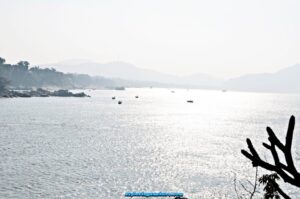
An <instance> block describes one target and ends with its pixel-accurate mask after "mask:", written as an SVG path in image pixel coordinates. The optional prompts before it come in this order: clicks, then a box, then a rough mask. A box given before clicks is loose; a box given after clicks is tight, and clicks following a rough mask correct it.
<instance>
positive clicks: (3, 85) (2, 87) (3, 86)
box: [0, 77, 8, 93]
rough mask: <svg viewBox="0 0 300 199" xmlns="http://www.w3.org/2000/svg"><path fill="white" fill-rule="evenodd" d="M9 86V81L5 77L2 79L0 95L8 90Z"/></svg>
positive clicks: (0, 81) (0, 80) (0, 78)
mask: <svg viewBox="0 0 300 199" xmlns="http://www.w3.org/2000/svg"><path fill="white" fill-rule="evenodd" d="M7 85H8V81H7V80H6V79H4V78H3V77H0V93H2V92H4V91H5V90H6V87H7Z"/></svg>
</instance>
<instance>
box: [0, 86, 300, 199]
mask: <svg viewBox="0 0 300 199" xmlns="http://www.w3.org/2000/svg"><path fill="white" fill-rule="evenodd" d="M174 91H175V92H171V90H170V89H150V88H144V89H127V90H125V91H114V90H95V91H86V92H87V94H89V95H91V96H92V97H91V98H59V97H57V98H55V97H50V98H28V99H27V98H26V99H25V98H14V99H0V198H107V199H120V198H124V197H123V195H124V192H126V191H170V192H184V193H185V196H187V197H188V198H189V199H200V198H204V199H205V198H234V196H235V191H234V185H233V179H234V176H236V178H237V180H238V182H239V181H241V182H242V183H244V184H245V186H248V185H247V183H246V180H247V179H248V180H250V181H253V180H254V176H255V169H253V168H252V165H251V163H250V162H249V161H248V160H247V159H246V158H245V157H243V156H242V155H241V153H240V150H241V149H242V148H244V149H247V146H246V142H245V139H246V138H247V137H249V138H251V139H252V140H253V143H254V145H255V146H256V148H257V150H258V151H259V153H260V154H261V156H262V157H265V158H267V159H268V160H270V161H271V160H272V159H271V157H270V156H269V155H268V154H269V153H268V152H267V151H266V150H265V149H264V148H263V147H262V146H261V142H262V141H265V142H267V133H266V131H265V128H266V126H268V125H269V126H271V127H273V129H274V131H275V132H276V134H277V135H278V136H279V138H280V139H282V140H284V137H285V133H286V129H287V124H288V120H289V117H290V116H291V115H292V114H293V115H295V116H296V133H295V135H294V136H295V138H294V144H293V153H294V157H295V159H296V164H297V165H298V168H300V167H299V165H300V156H299V155H300V154H299V153H300V145H299V143H300V127H299V126H300V125H297V122H298V121H299V122H300V95H296V94H266V93H242V92H221V91H205V90H185V89H176V90H174ZM136 95H138V96H139V98H135V96H136ZM112 96H116V100H112V99H111V97H112ZM118 100H122V102H123V103H122V104H121V105H118V103H117V101H118ZM187 100H194V103H187V102H186V101H187ZM297 119H299V120H297ZM297 152H298V153H297ZM263 173H267V172H266V171H264V170H261V169H260V170H259V174H263ZM282 186H283V187H284V188H285V190H287V192H289V193H290V194H291V195H292V196H297V195H298V196H299V195H300V192H299V191H298V192H297V190H294V189H292V188H291V187H290V186H285V185H282ZM239 193H242V189H241V190H239ZM295 198H296V197H295Z"/></svg>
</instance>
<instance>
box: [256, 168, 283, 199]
mask: <svg viewBox="0 0 300 199" xmlns="http://www.w3.org/2000/svg"><path fill="white" fill-rule="evenodd" d="M279 179H280V178H279V176H278V175H277V173H273V174H270V175H268V174H266V175H263V176H262V177H260V178H259V179H258V181H259V183H260V184H263V185H265V187H264V191H265V194H264V199H279V198H280V195H279V192H278V188H279V185H278V184H277V182H276V181H277V180H279Z"/></svg>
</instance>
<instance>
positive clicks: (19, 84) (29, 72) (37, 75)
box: [0, 57, 122, 89]
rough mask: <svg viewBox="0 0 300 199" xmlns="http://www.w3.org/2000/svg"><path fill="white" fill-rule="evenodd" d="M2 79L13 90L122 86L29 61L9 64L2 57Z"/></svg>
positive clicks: (0, 70) (0, 59) (0, 73)
mask: <svg viewBox="0 0 300 199" xmlns="http://www.w3.org/2000/svg"><path fill="white" fill-rule="evenodd" d="M0 79H1V84H4V82H8V86H9V87H11V88H41V87H53V88H67V89H72V88H107V87H114V86H118V85H119V84H122V82H121V81H119V82H117V81H114V80H112V79H107V78H103V77H91V76H89V75H83V74H66V73H62V72H59V71H56V70H55V69H54V68H39V67H38V66H35V67H30V64H29V62H27V61H20V62H18V63H17V64H7V63H6V62H5V59H3V58H1V57H0ZM0 87H1V85H0ZM2 87H3V85H2Z"/></svg>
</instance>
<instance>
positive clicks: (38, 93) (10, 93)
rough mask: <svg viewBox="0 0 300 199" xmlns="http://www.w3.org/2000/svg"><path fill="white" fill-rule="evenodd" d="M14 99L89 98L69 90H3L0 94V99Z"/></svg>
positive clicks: (81, 93) (82, 93)
mask: <svg viewBox="0 0 300 199" xmlns="http://www.w3.org/2000/svg"><path fill="white" fill-rule="evenodd" d="M15 97H24V98H29V97H90V96H89V95H87V94H85V93H84V92H80V93H72V92H70V91H69V90H57V91H53V92H52V91H48V90H45V89H41V88H39V89H36V90H29V91H15V90H5V91H4V92H2V93H0V98H15Z"/></svg>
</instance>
